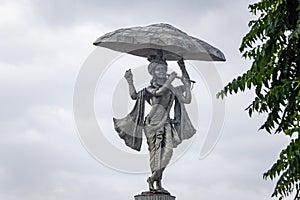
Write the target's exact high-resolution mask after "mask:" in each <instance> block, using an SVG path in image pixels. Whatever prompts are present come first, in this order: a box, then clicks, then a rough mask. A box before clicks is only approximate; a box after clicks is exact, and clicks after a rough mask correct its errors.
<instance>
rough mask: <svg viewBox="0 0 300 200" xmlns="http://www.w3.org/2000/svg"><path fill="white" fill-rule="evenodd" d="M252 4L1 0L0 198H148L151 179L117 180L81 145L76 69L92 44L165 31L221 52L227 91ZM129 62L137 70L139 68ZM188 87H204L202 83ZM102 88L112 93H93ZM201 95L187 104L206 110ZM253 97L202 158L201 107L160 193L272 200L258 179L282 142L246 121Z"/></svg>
mask: <svg viewBox="0 0 300 200" xmlns="http://www.w3.org/2000/svg"><path fill="white" fill-rule="evenodd" d="M251 2H252V1H249V0H227V1H223V0H211V1H204V0H197V1H196V0H186V1H179V0H173V1H171V0H167V1H155V0H152V1H137V0H133V1H127V2H126V1H120V0H117V1H113V0H112V1H102V0H99V1H96V0H85V1H83V0H72V1H71V0H63V1H59V0H52V1H47V0H9V1H8V0H0V38H1V39H0V40H1V42H0V107H1V113H0V127H1V129H0V130H1V131H0V134H1V140H0V177H1V178H0V199H5V200H40V199H43V200H68V199H70V200H71V199H72V200H81V199H89V200H96V199H97V200H98V199H111V200H119V199H133V196H134V195H135V194H138V193H140V192H141V191H144V190H146V182H145V180H146V178H147V177H148V175H149V174H148V173H132V172H131V171H130V170H123V172H121V171H122V166H121V165H122V164H120V166H119V169H120V170H121V171H118V170H115V169H112V167H109V166H108V164H107V163H105V162H104V163H103V162H102V163H101V162H99V159H98V160H97V159H95V157H97V155H96V156H95V153H93V152H91V151H90V152H88V150H89V149H88V147H86V146H85V147H84V146H83V144H84V142H85V141H82V138H81V139H80V137H79V135H80V134H83V133H79V134H78V130H77V128H76V123H75V120H74V114H73V92H74V88H75V85H76V82H77V81H78V80H77V77H78V75H79V74H80V70H81V69H82V66H83V65H84V63H85V62H86V60H87V59H88V58H89V57H90V55H91V53H92V52H95V49H96V47H95V46H93V45H92V43H93V42H94V41H95V40H96V39H97V38H98V37H99V36H101V35H103V34H104V33H107V32H109V31H113V30H115V29H118V28H122V27H131V26H138V25H149V24H153V23H160V22H163V23H169V24H172V25H174V26H176V27H178V28H180V29H181V30H183V31H185V32H187V33H189V34H190V35H193V36H196V37H198V38H201V39H204V40H205V41H209V42H210V43H211V44H212V45H214V46H216V47H218V48H220V49H221V50H222V51H223V52H224V53H225V56H226V58H227V61H226V62H225V63H214V69H216V70H217V72H218V74H219V75H220V79H221V81H222V83H223V84H225V83H226V82H228V81H230V80H231V79H232V78H234V77H235V76H236V75H239V74H241V73H242V72H244V71H245V70H247V69H248V67H249V65H250V62H249V61H245V60H244V59H242V58H241V55H240V54H239V51H238V47H239V45H240V42H241V39H242V37H243V35H244V34H245V33H246V32H247V31H248V27H247V22H248V21H249V19H252V18H253V17H254V16H251V15H250V14H249V13H248V9H247V6H248V4H249V3H251ZM120 60H121V59H120ZM121 61H122V60H121ZM131 61H132V63H131V64H132V65H133V66H134V65H141V60H139V59H137V60H136V61H134V59H132V60H131ZM124 62H126V59H124ZM122 70H124V69H121V68H120V70H118V71H122ZM121 78H122V76H121V75H118V76H116V78H115V79H116V80H119V79H121ZM193 78H195V79H196V80H197V83H199V85H201V84H202V85H205V81H204V79H205V78H206V77H202V79H203V80H202V79H201V77H198V76H196V75H195V76H194V77H193ZM121 83H122V82H121ZM121 83H120V84H121ZM123 83H125V82H123ZM121 85H122V84H121ZM104 86H105V87H108V88H110V87H112V86H110V85H109V84H107V85H103V84H102V85H101V82H100V83H99V85H98V87H100V88H101V87H104ZM125 87H126V86H125ZM197 87H198V89H197ZM203 87H204V86H203ZM220 89H221V88H220ZM103 90H104V89H103ZM107 90H111V89H107ZM205 90H206V91H205ZM207 90H208V89H207V88H206V89H205V87H204V89H203V93H202V94H199V93H201V86H195V90H194V94H193V95H194V96H196V97H197V96H199V98H198V100H199V99H202V101H203V105H206V104H209V102H211V100H210V99H209V98H206V97H205V95H208V93H209V92H208V91H207ZM100 93H101V91H100ZM201 95H203V98H201ZM100 96H101V94H100ZM96 97H97V95H95V98H96ZM252 97H253V95H252V92H251V91H250V92H245V93H243V94H238V95H234V96H230V97H228V98H226V104H225V119H224V123H223V128H222V130H221V131H220V135H221V136H220V138H219V140H218V141H217V142H216V145H215V148H214V149H213V151H212V152H211V153H210V154H209V155H208V156H206V157H205V158H202V159H200V150H201V145H202V144H203V140H204V138H205V134H206V133H207V132H208V129H209V124H207V122H206V121H205V119H207V118H211V113H209V110H208V111H207V112H206V110H205V106H203V105H202V106H201V105H200V104H199V105H198V106H199V109H198V111H199V112H200V111H202V112H200V113H199V121H200V123H199V124H200V125H199V128H198V132H197V135H199V136H197V137H195V139H194V140H193V143H192V144H191V146H189V148H187V150H186V152H185V153H184V154H183V156H182V157H180V159H178V160H177V161H176V162H174V163H173V164H172V165H171V166H170V167H169V168H168V169H167V170H166V173H165V175H164V185H165V187H166V188H167V189H168V190H169V191H170V192H171V193H172V194H173V195H175V196H176V197H177V199H211V200H216V199H220V198H222V199H225V200H227V199H228V200H229V199H231V200H239V199H244V200H253V199H257V200H263V199H264V200H265V199H270V195H271V193H272V190H273V187H274V184H275V183H274V182H271V181H264V180H263V179H262V173H263V172H264V171H266V170H267V169H268V168H269V167H270V166H271V165H272V163H273V162H274V161H275V160H276V158H277V157H278V154H279V151H280V149H281V148H283V147H284V146H285V145H286V144H287V142H288V138H286V137H284V136H281V135H276V136H273V135H268V134H267V133H266V132H264V131H258V128H259V126H260V125H261V124H262V122H263V120H264V116H258V115H254V117H253V118H252V119H250V118H249V117H248V116H247V113H246V112H244V111H243V110H244V108H245V107H246V106H247V105H248V104H249V103H250V101H251V98H252ZM99 98H100V97H99ZM210 98H212V97H211V96H210ZM99 101H101V99H99ZM108 103H109V102H108ZM120 103H121V102H120ZM108 105H111V104H108ZM210 107H213V105H211V104H210ZM95 108H97V105H95ZM95 112H96V113H98V114H97V115H98V118H99V120H100V121H101V120H102V121H101V123H100V124H101V125H102V126H104V127H111V123H110V122H111V118H110V115H111V113H106V112H105V111H104V110H101V107H98V109H97V111H95ZM105 117H106V118H105ZM201 120H202V121H201ZM208 121H209V120H208ZM104 122H107V123H104ZM202 122H203V123H202ZM197 124H198V122H197ZM104 130H106V129H104ZM107 132H109V131H106V137H107V139H108V140H109V141H110V142H111V143H112V145H114V146H116V148H119V149H121V150H122V151H127V149H126V148H125V147H124V146H122V145H124V144H123V143H122V142H121V141H120V140H117V139H118V138H117V137H113V136H112V137H109V136H107V134H108V135H109V134H111V135H114V134H116V133H114V132H110V133H107ZM114 136H115V135H114ZM95 143H96V144H97V141H96V142H95ZM99 144H100V141H99ZM118 145H119V146H118ZM121 146H122V147H121ZM98 148H99V149H100V151H102V152H106V150H105V149H101V146H100V145H99V146H98ZM145 149H146V147H144V150H145ZM110 153H111V152H107V154H108V155H110V156H111V157H118V156H119V155H116V154H113V153H112V154H110ZM129 153H131V154H135V153H134V152H132V151H129ZM146 153H147V152H146V151H144V152H142V154H145V155H146ZM128 162H131V161H130V160H128ZM114 168H118V166H117V167H114ZM124 171H125V172H124Z"/></svg>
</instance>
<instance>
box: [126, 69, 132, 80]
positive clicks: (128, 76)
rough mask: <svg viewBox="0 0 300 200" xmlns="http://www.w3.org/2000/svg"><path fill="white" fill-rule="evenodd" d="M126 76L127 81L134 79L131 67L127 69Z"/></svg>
mask: <svg viewBox="0 0 300 200" xmlns="http://www.w3.org/2000/svg"><path fill="white" fill-rule="evenodd" d="M124 78H125V79H126V80H127V82H132V81H133V75H132V72H131V69H128V70H126V72H125V74H124Z"/></svg>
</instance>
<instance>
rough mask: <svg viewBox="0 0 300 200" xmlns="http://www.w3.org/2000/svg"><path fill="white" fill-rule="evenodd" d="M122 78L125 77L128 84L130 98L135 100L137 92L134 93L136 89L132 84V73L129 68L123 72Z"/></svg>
mask: <svg viewBox="0 0 300 200" xmlns="http://www.w3.org/2000/svg"><path fill="white" fill-rule="evenodd" d="M124 78H125V79H126V81H127V83H128V86H129V94H130V96H131V98H132V99H134V100H135V99H136V98H137V93H136V89H135V87H134V84H133V75H132V72H131V69H128V70H126V72H125V74H124Z"/></svg>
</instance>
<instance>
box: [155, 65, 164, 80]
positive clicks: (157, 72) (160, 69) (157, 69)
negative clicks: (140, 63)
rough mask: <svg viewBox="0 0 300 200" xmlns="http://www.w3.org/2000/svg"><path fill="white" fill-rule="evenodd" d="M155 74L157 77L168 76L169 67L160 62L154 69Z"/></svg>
mask: <svg viewBox="0 0 300 200" xmlns="http://www.w3.org/2000/svg"><path fill="white" fill-rule="evenodd" d="M154 75H155V76H156V77H157V78H166V77H167V67H166V66H165V65H162V64H158V65H157V66H156V67H155V69H154Z"/></svg>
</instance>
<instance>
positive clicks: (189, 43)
mask: <svg viewBox="0 0 300 200" xmlns="http://www.w3.org/2000/svg"><path fill="white" fill-rule="evenodd" d="M94 45H96V46H101V47H106V48H109V49H112V50H115V51H119V52H125V53H130V54H133V55H137V56H142V57H146V58H148V57H149V56H151V55H156V54H157V51H158V50H162V51H163V55H164V58H165V59H167V60H179V59H180V58H183V59H185V60H204V61H225V56H224V54H223V53H222V52H221V51H220V50H219V49H217V48H215V47H213V46H211V45H210V44H208V43H206V42H204V41H202V40H200V39H198V38H195V37H192V36H189V35H188V34H186V33H185V32H182V31H181V30H179V29H177V28H175V27H173V26H171V25H169V24H163V23H161V24H153V25H149V26H144V27H132V28H123V29H118V30H116V31H113V32H110V33H107V34H105V35H103V36H101V37H100V38H98V39H97V40H96V41H95V42H94Z"/></svg>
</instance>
